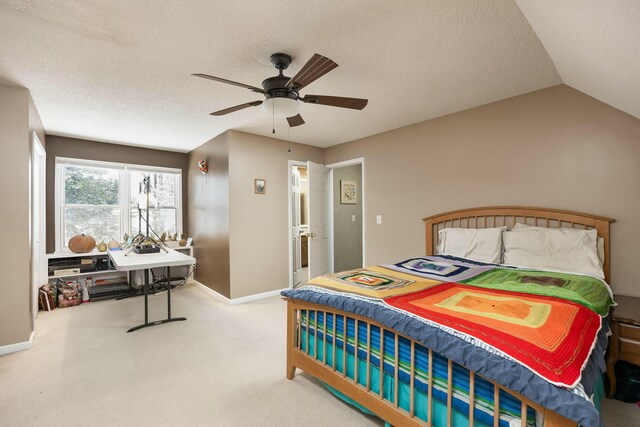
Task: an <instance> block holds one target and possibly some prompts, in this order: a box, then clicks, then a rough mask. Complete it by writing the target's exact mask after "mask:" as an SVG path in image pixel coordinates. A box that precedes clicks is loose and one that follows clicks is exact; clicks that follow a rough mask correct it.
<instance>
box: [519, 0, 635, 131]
mask: <svg viewBox="0 0 640 427" xmlns="http://www.w3.org/2000/svg"><path fill="white" fill-rule="evenodd" d="M517 3H518V5H519V6H520V9H521V10H522V12H523V13H524V15H525V16H526V18H527V19H528V21H529V23H530V24H531V26H532V27H533V29H534V30H535V32H536V34H537V35H538V37H539V38H540V40H541V41H542V44H543V45H544V47H545V48H546V50H547V52H549V55H550V56H551V59H552V60H553V62H554V64H555V66H556V68H557V70H558V73H559V74H560V77H561V78H562V81H563V82H564V83H566V84H567V85H569V86H571V87H573V88H575V89H578V90H580V91H582V92H584V93H586V94H587V95H590V96H593V97H594V98H596V99H599V100H600V101H602V102H605V103H607V104H609V105H611V106H613V107H616V108H618V109H620V110H622V111H624V112H626V113H629V114H631V115H633V116H635V117H638V118H640V101H639V100H640V1H638V0H607V1H604V0H589V1H585V0H563V1H557V0H517Z"/></svg>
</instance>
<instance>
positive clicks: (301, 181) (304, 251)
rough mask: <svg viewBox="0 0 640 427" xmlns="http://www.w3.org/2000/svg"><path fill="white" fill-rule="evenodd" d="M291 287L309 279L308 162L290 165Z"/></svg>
mask: <svg viewBox="0 0 640 427" xmlns="http://www.w3.org/2000/svg"><path fill="white" fill-rule="evenodd" d="M289 178H290V180H289V187H290V192H289V194H290V196H289V212H290V218H289V225H290V227H289V228H290V239H289V241H290V245H289V246H290V257H289V258H290V263H289V264H290V272H291V274H290V282H291V283H290V287H293V288H295V287H296V286H300V285H303V284H305V283H306V282H307V281H308V280H309V249H308V245H309V179H308V174H307V165H306V163H301V162H290V165H289Z"/></svg>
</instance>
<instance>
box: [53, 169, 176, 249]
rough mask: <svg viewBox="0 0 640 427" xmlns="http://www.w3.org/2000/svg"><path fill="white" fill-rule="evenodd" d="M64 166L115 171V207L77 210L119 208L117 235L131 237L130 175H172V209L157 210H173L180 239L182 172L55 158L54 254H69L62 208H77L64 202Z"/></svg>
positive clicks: (86, 206)
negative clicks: (124, 234) (126, 234)
mask: <svg viewBox="0 0 640 427" xmlns="http://www.w3.org/2000/svg"><path fill="white" fill-rule="evenodd" d="M64 165H80V166H93V167H103V168H108V169H112V170H117V171H118V180H119V181H118V205H117V206H115V205H109V206H107V205H98V206H93V205H78V207H83V208H88V207H100V208H103V207H104V208H114V207H117V208H118V209H120V218H119V222H120V233H121V234H123V233H129V234H131V227H132V224H131V207H132V205H131V194H130V193H131V173H132V172H141V173H153V172H155V173H166V174H172V175H174V189H175V191H174V198H175V200H174V206H160V208H171V209H175V211H176V233H177V234H178V236H180V235H181V234H182V233H183V232H184V230H183V228H182V211H183V209H184V204H183V200H182V179H183V176H182V169H178V168H169V167H163V166H145V165H137V164H129V163H118V162H109V161H102V160H87V159H76V158H71V157H56V158H55V176H54V180H55V189H54V191H55V195H54V205H55V221H54V223H55V252H56V253H65V252H69V249H68V248H67V247H66V246H65V241H64V235H63V230H64V228H65V225H64V210H65V207H75V206H76V205H67V204H66V203H65V200H64V196H65V195H64V192H63V191H62V189H63V187H64V179H65V177H64Z"/></svg>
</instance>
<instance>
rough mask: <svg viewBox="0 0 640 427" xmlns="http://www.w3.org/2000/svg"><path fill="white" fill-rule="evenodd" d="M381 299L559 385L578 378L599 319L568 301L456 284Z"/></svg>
mask: <svg viewBox="0 0 640 427" xmlns="http://www.w3.org/2000/svg"><path fill="white" fill-rule="evenodd" d="M385 303H387V304H389V305H391V306H393V307H395V308H398V309H401V310H403V311H405V312H408V313H411V314H414V315H417V316H420V317H422V318H425V319H429V320H430V321H432V322H436V323H437V324H439V325H442V326H445V327H449V328H452V329H454V330H456V331H458V332H461V333H464V334H467V335H470V336H473V337H475V338H477V339H479V340H481V341H482V342H484V343H486V344H489V345H490V346H492V347H494V348H496V349H498V350H500V351H502V352H504V353H505V354H506V355H508V356H509V357H511V358H513V359H515V360H517V361H518V362H519V363H522V364H523V365H524V366H526V367H527V368H529V369H531V370H532V371H533V372H535V373H537V374H538V375H540V376H541V377H542V378H544V379H546V380H547V381H549V382H550V383H552V384H555V385H558V386H562V387H574V386H575V385H576V384H578V382H579V381H580V376H581V372H582V368H583V367H584V365H585V364H586V362H587V360H588V358H589V356H590V354H591V350H592V348H593V346H594V344H595V341H596V336H597V334H598V331H599V329H600V324H601V322H600V316H598V314H597V313H595V312H594V311H592V310H589V309H587V308H586V307H584V306H582V305H580V304H577V303H574V302H571V301H565V300H561V299H559V298H555V297H549V296H540V295H531V294H523V293H517V292H509V291H502V290H494V289H481V288H476V287H473V286H468V285H461V284H456V283H446V284H442V285H439V286H434V287H432V288H430V289H426V290H423V291H420V292H415V293H412V294H408V295H401V296H396V297H391V298H387V299H385ZM558 325H563V326H562V327H558Z"/></svg>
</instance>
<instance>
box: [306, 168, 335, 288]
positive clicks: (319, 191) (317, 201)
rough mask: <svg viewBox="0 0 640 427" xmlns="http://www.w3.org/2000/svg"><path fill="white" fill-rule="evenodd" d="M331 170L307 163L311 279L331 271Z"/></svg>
mask: <svg viewBox="0 0 640 427" xmlns="http://www.w3.org/2000/svg"><path fill="white" fill-rule="evenodd" d="M330 171H331V169H329V168H326V167H324V166H323V165H319V164H316V163H313V162H307V174H308V176H309V277H310V278H313V277H316V276H319V275H321V274H327V273H329V270H330V264H329V263H330V256H329V255H330V248H331V247H330V245H329V237H330V236H329V220H330V218H329V194H330V193H329V185H330V184H331V182H330V180H329V173H330Z"/></svg>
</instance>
